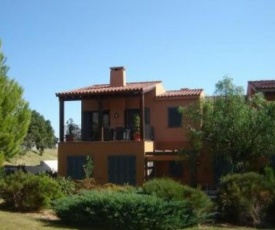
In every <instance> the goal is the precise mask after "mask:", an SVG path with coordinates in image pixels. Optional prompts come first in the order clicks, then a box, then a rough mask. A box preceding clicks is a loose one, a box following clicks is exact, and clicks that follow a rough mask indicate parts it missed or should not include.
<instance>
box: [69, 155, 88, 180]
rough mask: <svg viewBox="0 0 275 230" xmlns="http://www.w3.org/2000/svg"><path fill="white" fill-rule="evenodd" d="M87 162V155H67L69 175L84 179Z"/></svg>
mask: <svg viewBox="0 0 275 230" xmlns="http://www.w3.org/2000/svg"><path fill="white" fill-rule="evenodd" d="M85 163H86V157H85V156H68V157H67V176H68V177H70V178H72V179H77V180H80V179H83V178H84V176H85V174H84V170H83V165H84V164H85Z"/></svg>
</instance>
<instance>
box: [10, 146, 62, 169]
mask: <svg viewBox="0 0 275 230" xmlns="http://www.w3.org/2000/svg"><path fill="white" fill-rule="evenodd" d="M43 160H57V148H56V149H46V150H45V151H44V153H43V154H42V155H40V154H39V153H38V152H35V151H29V152H27V153H26V154H25V155H23V156H20V155H18V156H15V157H14V158H13V159H11V160H10V161H7V162H5V164H9V165H28V166H31V165H39V164H40V161H43Z"/></svg>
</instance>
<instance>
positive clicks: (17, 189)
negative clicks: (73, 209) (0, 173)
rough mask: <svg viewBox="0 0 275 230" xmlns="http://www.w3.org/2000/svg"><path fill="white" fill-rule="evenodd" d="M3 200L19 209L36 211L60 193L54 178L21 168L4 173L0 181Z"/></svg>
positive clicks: (58, 196) (60, 194)
mask: <svg viewBox="0 0 275 230" xmlns="http://www.w3.org/2000/svg"><path fill="white" fill-rule="evenodd" d="M0 195H1V197H2V198H3V200H4V202H5V203H6V204H7V205H9V206H10V207H13V208H15V209H17V210H19V211H36V210H40V209H42V208H47V207H49V206H50V204H51V202H52V200H54V199H57V198H60V197H61V196H62V193H61V191H60V189H59V186H58V184H57V182H56V181H54V179H52V178H50V177H48V176H46V175H33V174H30V173H24V172H22V171H21V170H19V171H17V172H15V173H13V174H10V175H5V176H4V177H3V178H2V179H1V182H0Z"/></svg>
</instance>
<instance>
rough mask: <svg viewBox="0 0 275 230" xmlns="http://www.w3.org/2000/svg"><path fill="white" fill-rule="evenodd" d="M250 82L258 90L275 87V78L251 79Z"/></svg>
mask: <svg viewBox="0 0 275 230" xmlns="http://www.w3.org/2000/svg"><path fill="white" fill-rule="evenodd" d="M248 84H250V85H251V86H252V87H253V88H255V89H258V90H261V89H275V80H262V81H249V82H248Z"/></svg>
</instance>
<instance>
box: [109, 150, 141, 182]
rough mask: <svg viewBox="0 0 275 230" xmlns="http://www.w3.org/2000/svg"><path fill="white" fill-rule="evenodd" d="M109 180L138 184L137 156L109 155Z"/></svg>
mask: <svg viewBox="0 0 275 230" xmlns="http://www.w3.org/2000/svg"><path fill="white" fill-rule="evenodd" d="M108 170H109V182H110V183H114V184H122V185H123V184H130V185H135V184H136V157H135V156H122V155H118V156H117V155H116V156H114V155H113V156H109V157H108Z"/></svg>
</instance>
